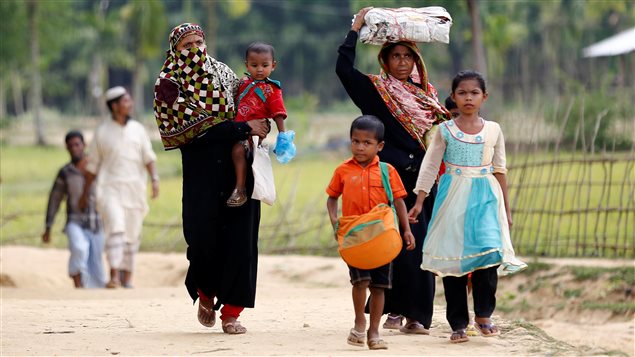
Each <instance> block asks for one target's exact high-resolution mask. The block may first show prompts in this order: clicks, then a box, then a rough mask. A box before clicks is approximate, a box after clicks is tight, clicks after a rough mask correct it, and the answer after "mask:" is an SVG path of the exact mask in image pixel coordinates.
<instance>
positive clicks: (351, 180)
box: [326, 156, 408, 216]
mask: <svg viewBox="0 0 635 357" xmlns="http://www.w3.org/2000/svg"><path fill="white" fill-rule="evenodd" d="M388 177H389V179H390V187H391V189H392V195H393V197H394V199H397V198H404V197H406V196H408V192H406V189H405V188H404V186H403V183H402V182H401V177H399V174H398V173H397V170H395V168H394V167H392V165H390V164H388ZM326 193H327V194H328V195H329V196H330V197H334V198H338V197H340V195H341V196H342V215H343V216H352V215H360V214H364V213H366V212H368V211H370V210H371V209H372V208H373V207H375V206H377V205H378V204H380V203H386V204H388V196H387V195H386V191H385V189H384V186H383V184H382V182H381V169H380V168H379V157H377V156H375V159H373V161H372V162H371V163H370V164H369V165H368V166H366V167H361V166H360V165H359V164H358V163H357V161H355V159H354V158H350V159H348V160H346V161H344V162H343V163H342V164H341V165H340V166H338V167H337V168H336V169H335V173H333V178H332V179H331V182H330V183H329V185H328V187H327V188H326Z"/></svg>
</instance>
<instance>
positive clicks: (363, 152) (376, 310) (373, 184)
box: [326, 115, 415, 350]
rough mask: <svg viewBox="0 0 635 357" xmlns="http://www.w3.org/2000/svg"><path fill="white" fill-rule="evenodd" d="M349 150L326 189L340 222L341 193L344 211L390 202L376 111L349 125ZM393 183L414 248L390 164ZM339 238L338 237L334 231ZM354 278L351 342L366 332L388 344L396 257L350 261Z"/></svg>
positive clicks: (372, 344)
mask: <svg viewBox="0 0 635 357" xmlns="http://www.w3.org/2000/svg"><path fill="white" fill-rule="evenodd" d="M350 136H351V152H352V154H353V157H352V158H350V159H349V160H347V161H345V162H344V163H342V164H341V165H340V166H338V167H337V169H335V173H334V174H333V178H332V179H331V182H330V183H329V185H328V187H327V189H326V193H327V194H328V195H329V198H328V200H327V202H326V207H327V209H328V213H329V218H330V219H331V224H332V225H333V227H335V225H336V223H337V206H338V198H339V196H340V195H341V196H342V215H343V216H349V215H359V214H364V213H367V212H368V211H370V210H371V209H372V208H373V207H375V206H376V205H378V204H380V203H384V204H387V203H388V197H387V196H386V191H385V189H384V187H383V185H382V180H381V170H380V168H379V158H378V157H377V153H378V152H379V151H381V149H382V148H383V147H384V124H383V123H382V122H381V121H380V120H379V119H378V118H377V117H374V116H372V115H363V116H361V117H359V118H357V119H355V120H354V121H353V124H352V125H351V132H350ZM388 172H389V178H390V187H391V189H392V192H393V196H394V205H395V209H396V211H397V217H398V218H399V225H400V227H401V233H402V237H403V240H404V243H405V246H406V249H407V250H413V249H414V248H415V239H414V237H413V235H412V232H411V231H410V225H409V224H408V214H407V209H406V204H405V203H404V200H403V199H404V197H406V196H407V195H408V193H407V192H406V189H405V188H404V186H403V183H402V182H401V178H400V177H399V174H398V173H397V170H395V168H394V167H393V166H392V165H390V164H388ZM336 239H337V237H336ZM348 269H349V274H350V277H351V283H352V284H353V306H354V308H355V327H354V328H352V329H351V330H350V333H349V335H348V338H347V342H348V343H349V344H351V345H353V346H360V347H361V346H364V342H365V340H366V338H368V342H367V344H368V348H370V349H371V350H375V349H387V348H388V346H387V344H386V342H385V341H384V340H382V339H381V338H380V336H379V320H380V319H381V315H382V314H383V310H384V289H390V288H391V286H392V263H388V264H386V265H384V266H381V267H379V268H375V269H371V270H362V269H357V268H354V267H351V266H349V267H348ZM367 288H368V289H369V290H370V296H371V297H370V302H369V305H370V306H369V307H370V326H369V329H368V332H367V333H364V330H365V329H366V316H365V315H364V305H365V303H366V289H367Z"/></svg>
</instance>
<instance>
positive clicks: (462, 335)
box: [450, 328, 470, 343]
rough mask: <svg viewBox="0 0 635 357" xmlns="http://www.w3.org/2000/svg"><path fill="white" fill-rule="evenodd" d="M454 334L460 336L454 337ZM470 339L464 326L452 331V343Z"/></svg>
mask: <svg viewBox="0 0 635 357" xmlns="http://www.w3.org/2000/svg"><path fill="white" fill-rule="evenodd" d="M453 336H459V338H455V339H452V337H453ZM469 340H470V339H469V338H468V337H467V332H466V331H465V329H464V328H462V329H458V330H454V331H452V336H450V342H451V343H461V342H467V341H469Z"/></svg>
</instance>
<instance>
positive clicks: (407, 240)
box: [395, 198, 415, 250]
mask: <svg viewBox="0 0 635 357" xmlns="http://www.w3.org/2000/svg"><path fill="white" fill-rule="evenodd" d="M395 210H396V211H397V217H398V218H399V226H400V228H401V232H402V235H403V242H404V244H405V245H406V250H413V249H415V237H414V236H413V235H412V231H411V230H410V224H408V210H407V209H406V203H405V202H404V200H403V198H395Z"/></svg>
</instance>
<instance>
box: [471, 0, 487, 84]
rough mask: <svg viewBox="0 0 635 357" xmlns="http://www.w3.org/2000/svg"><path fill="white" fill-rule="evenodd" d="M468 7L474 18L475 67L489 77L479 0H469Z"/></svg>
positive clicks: (473, 45) (472, 18) (473, 44)
mask: <svg viewBox="0 0 635 357" xmlns="http://www.w3.org/2000/svg"><path fill="white" fill-rule="evenodd" d="M467 8H468V9H469V12H470V19H471V20H472V51H473V52H474V68H475V69H476V70H477V71H479V72H481V74H482V75H483V76H484V77H485V78H487V62H486V61H485V48H484V47H483V30H482V29H481V17H480V15H479V11H478V3H477V0H467Z"/></svg>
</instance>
